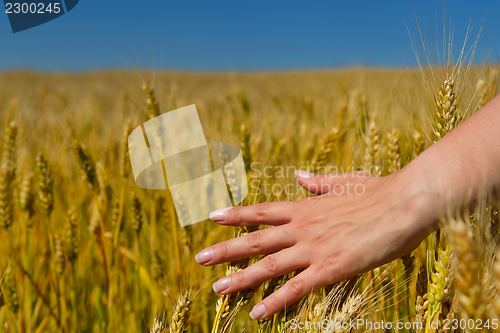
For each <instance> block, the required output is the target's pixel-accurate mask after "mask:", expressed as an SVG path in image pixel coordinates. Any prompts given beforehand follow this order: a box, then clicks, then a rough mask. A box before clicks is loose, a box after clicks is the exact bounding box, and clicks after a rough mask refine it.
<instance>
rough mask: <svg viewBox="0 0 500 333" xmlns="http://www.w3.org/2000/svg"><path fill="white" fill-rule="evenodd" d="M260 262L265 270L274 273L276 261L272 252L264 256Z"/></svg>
mask: <svg viewBox="0 0 500 333" xmlns="http://www.w3.org/2000/svg"><path fill="white" fill-rule="evenodd" d="M262 263H263V264H264V268H265V269H266V271H267V272H269V273H271V274H272V273H275V272H276V270H277V269H278V261H277V260H276V256H275V255H273V254H271V255H268V256H267V257H265V258H264V259H263V261H262Z"/></svg>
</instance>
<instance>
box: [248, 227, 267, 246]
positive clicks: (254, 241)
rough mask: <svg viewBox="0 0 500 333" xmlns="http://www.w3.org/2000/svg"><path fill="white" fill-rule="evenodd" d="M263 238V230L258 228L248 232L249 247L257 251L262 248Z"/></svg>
mask: <svg viewBox="0 0 500 333" xmlns="http://www.w3.org/2000/svg"><path fill="white" fill-rule="evenodd" d="M262 238H264V234H263V231H262V230H256V231H254V232H251V233H249V234H248V247H249V248H250V250H252V251H257V250H259V249H260V248H261V245H262Z"/></svg>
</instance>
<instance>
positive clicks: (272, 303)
mask: <svg viewBox="0 0 500 333" xmlns="http://www.w3.org/2000/svg"><path fill="white" fill-rule="evenodd" d="M265 305H266V309H267V311H270V312H271V311H279V310H280V309H282V308H283V305H284V304H280V302H279V301H278V297H276V295H275V293H272V294H271V295H269V296H267V297H266V299H265Z"/></svg>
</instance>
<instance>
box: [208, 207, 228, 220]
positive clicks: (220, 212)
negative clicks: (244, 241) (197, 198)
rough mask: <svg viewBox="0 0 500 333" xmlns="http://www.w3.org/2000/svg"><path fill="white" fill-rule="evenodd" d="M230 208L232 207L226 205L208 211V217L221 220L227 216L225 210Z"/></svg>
mask: <svg viewBox="0 0 500 333" xmlns="http://www.w3.org/2000/svg"><path fill="white" fill-rule="evenodd" d="M231 208H233V207H226V208H221V209H217V210H214V211H213V212H211V213H210V215H209V218H210V219H211V220H212V221H215V222H223V221H225V220H226V218H227V214H228V213H227V211H228V210H230V209H231Z"/></svg>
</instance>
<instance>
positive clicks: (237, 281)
mask: <svg viewBox="0 0 500 333" xmlns="http://www.w3.org/2000/svg"><path fill="white" fill-rule="evenodd" d="M244 272H245V270H242V271H239V272H236V273H233V274H232V275H231V285H232V287H236V288H237V286H239V285H241V284H243V282H244V281H245V273H244Z"/></svg>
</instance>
